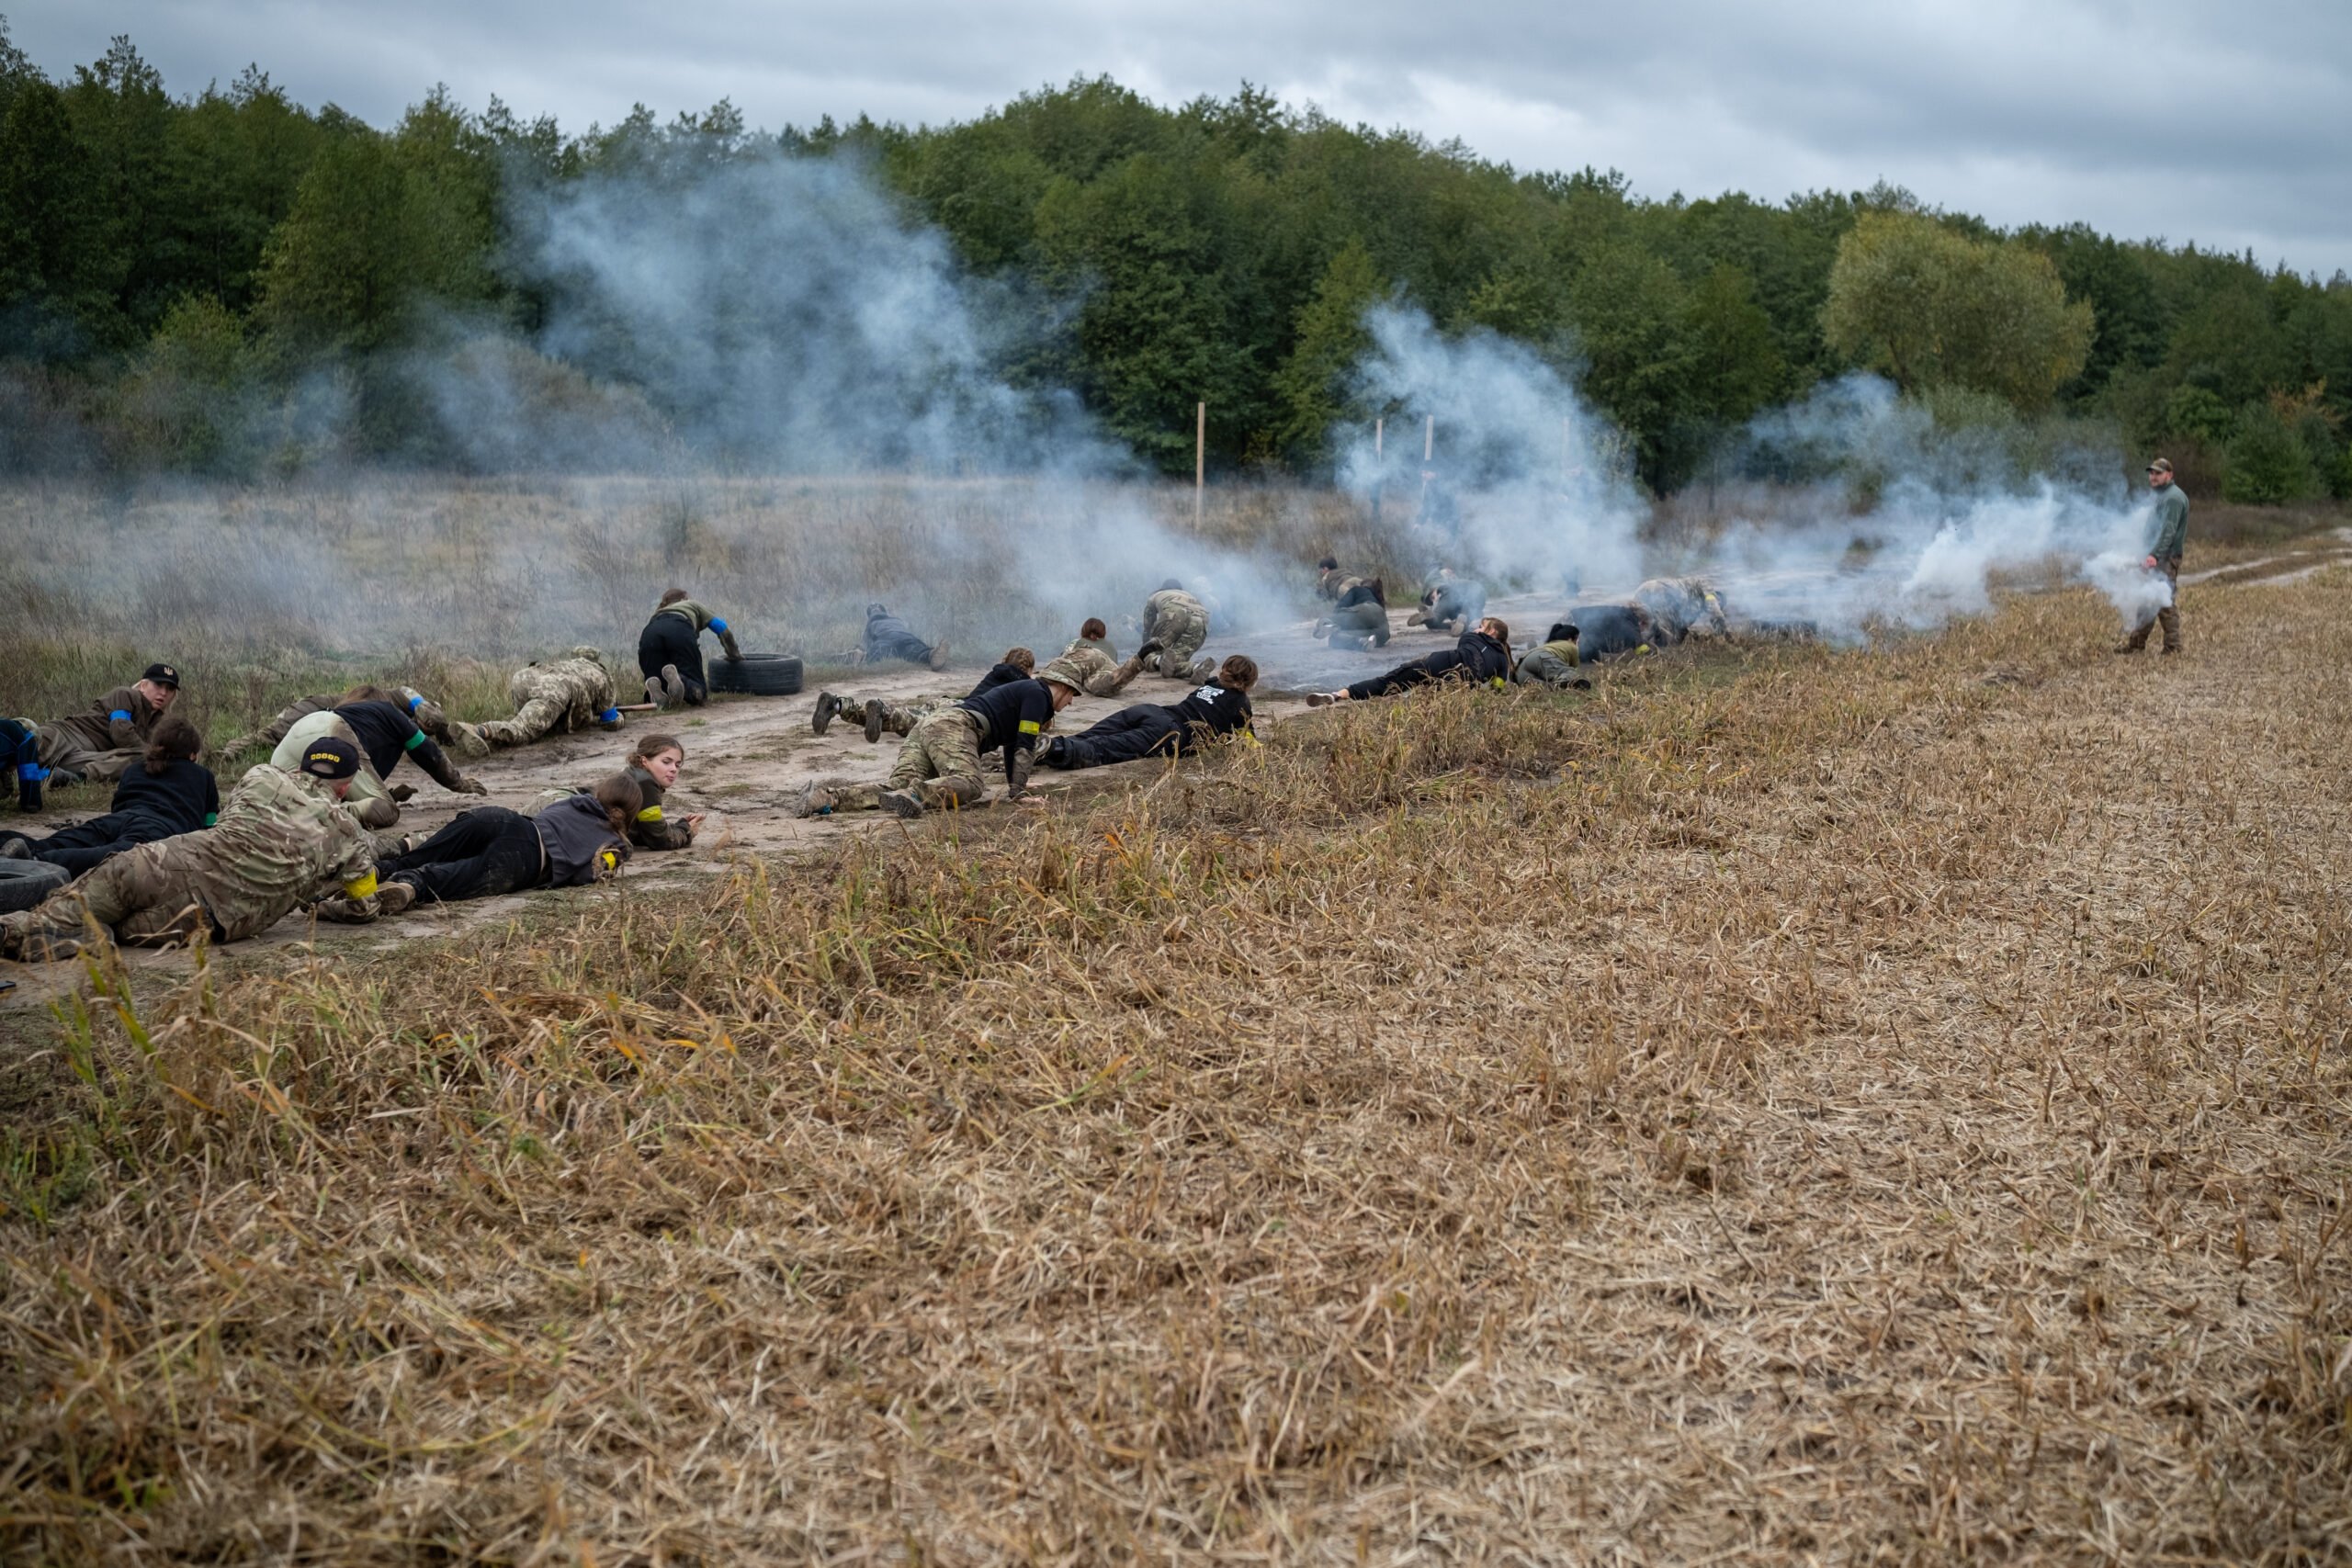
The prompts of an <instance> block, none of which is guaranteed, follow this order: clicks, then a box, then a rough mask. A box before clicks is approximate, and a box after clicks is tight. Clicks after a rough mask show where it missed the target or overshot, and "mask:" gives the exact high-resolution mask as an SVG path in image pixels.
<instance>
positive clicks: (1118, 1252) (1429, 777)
mask: <svg viewBox="0 0 2352 1568" xmlns="http://www.w3.org/2000/svg"><path fill="white" fill-rule="evenodd" d="M2345 586H2346V583H2345V580H2344V577H2343V576H2342V574H2340V573H2339V574H2337V575H2335V576H2334V577H2330V578H2322V579H2319V580H2316V581H2311V582H2307V583H2303V584H2300V585H2297V586H2294V587H2290V588H2276V587H2272V588H2253V587H2231V588H2223V589H2216V590H2213V591H2211V592H2203V593H2199V594H2197V595H2195V596H2193V597H2192V598H2191V599H2190V601H2189V604H2188V610H2189V615H2190V620H2189V633H2190V637H2191V638H2192V647H2193V649H2194V651H2193V653H2192V655H2191V657H2190V658H2189V659H2188V660H2177V661H2172V662H2170V663H2166V664H2158V663H2156V662H2155V661H2154V660H2153V659H2151V660H2144V661H2141V662H2138V663H2131V664H2127V663H2124V662H2122V661H2109V660H2106V659H2104V658H2103V657H2101V656H2099V655H2098V654H2097V653H2096V652H2095V651H2094V650H2096V649H2098V648H2099V647H2101V646H2102V645H2103V643H2104V642H2105V641H2106V640H2107V637H2108V636H2109V628H2108V626H2107V624H2106V615H2107V613H2106V612H2105V610H2104V609H2103V608H2102V607H2099V606H2097V605H2095V604H2091V603H2090V602H2088V600H2087V599H2086V597H2084V596H2080V595H2069V596H2051V597H2039V598H2033V599H2026V600H2019V601H2016V602H2012V603H2009V604H2007V605H2005V606H2004V608H2003V609H2002V611H2001V613H2000V614H1999V615H1998V616H1997V617H1996V618H1994V619H1993V620H1990V621H1988V622H1985V623H1979V624H1971V625H1965V626H1957V627H1954V628H1952V629H1951V630H1950V631H1948V632H1946V633H1945V634H1943V635H1941V636H1939V637H1934V638H1925V639H1918V640H1915V641H1905V642H1901V643H1894V644H1889V645H1887V646H1885V647H1883V648H1880V649H1872V650H1869V651H1865V652H1860V653H1855V654H1850V655H1835V654H1830V653H1826V652H1823V651H1820V650H1815V649H1803V648H1793V647H1775V648H1770V649H1758V650H1751V651H1747V652H1741V651H1738V650H1720V651H1702V650H1690V649H1683V650H1675V652H1674V653H1673V654H1672V655H1671V656H1666V657H1661V658H1659V659H1657V660H1653V661H1646V662H1645V663H1644V664H1642V665H1640V666H1637V667H1634V668H1630V669H1628V670H1626V671H1623V674H1622V678H1620V679H1616V680H1612V681H1611V682H1609V683H1608V685H1607V686H1606V687H1605V688H1604V689H1603V691H1601V692H1600V693H1599V694H1596V696H1595V698H1594V699H1593V700H1590V701H1589V702H1578V701H1576V700H1572V699H1562V698H1555V697H1550V696H1546V695H1544V694H1512V695H1510V696H1507V697H1496V696H1493V695H1491V694H1472V693H1431V694H1421V695H1417V696H1415V697H1412V698H1409V699H1407V700H1401V701H1397V702H1394V703H1389V704H1384V705H1367V706H1364V707H1362V708H1354V707H1351V708H1344V709H1340V710H1334V711H1332V712H1329V713H1326V714H1320V715H1317V716H1314V717H1313V718H1312V719H1308V720H1304V721H1300V722H1295V723H1291V724H1286V725H1284V726H1283V727H1281V728H1279V729H1278V730H1275V731H1273V732H1272V733H1271V734H1270V737H1269V739H1268V740H1267V743H1266V744H1265V745H1263V746H1262V747H1261V748H1257V749H1254V750H1253V749H1244V750H1240V751H1238V752H1235V753H1232V754H1230V755H1227V756H1225V757H1222V758H1219V759H1217V760H1216V761H1214V762H1213V763H1211V764H1210V765H1208V766H1205V767H1192V766H1186V767H1183V768H1179V769H1177V770H1174V771H1171V772H1169V773H1164V774H1146V775H1144V776H1143V777H1142V778H1140V779H1136V780H1134V781H1133V784H1132V786H1122V785H1121V784H1120V781H1119V780H1118V779H1117V778H1116V777H1115V776H1113V777H1111V778H1110V779H1108V780H1107V781H1106V783H1108V784H1110V786H1111V787H1110V789H1109V792H1108V793H1107V794H1105V795H1103V797H1101V798H1100V799H1099V800H1097V801H1096V802H1095V803H1094V804H1093V805H1092V806H1091V807H1081V808H1073V809H1068V810H1065V811H1064V812H1062V813H1060V814H1057V815H1055V816H1052V817H1049V818H1046V819H1045V820H1042V821H1038V820H1031V819H1025V818H1024V819H1019V820H1009V821H1008V820H1001V819H999V818H995V817H990V816H987V815H982V816H976V817H973V818H968V819H966V820H964V821H961V822H949V823H945V824H938V825H931V824H926V825H924V826H922V828H920V829H915V830H912V831H906V830H900V829H890V830H888V831H886V832H884V833H882V834H878V835H876V836H873V837H870V838H866V839H864V840H857V841H855V842H854V843H852V844H851V845H849V846H848V847H847V848H845V849H842V851H840V852H838V853H837V854H836V855H834V856H833V857H832V858H831V859H830V860H828V861H826V862H824V863H820V864H817V865H813V866H799V865H794V864H790V863H767V864H757V865H747V866H745V867H743V868H741V871H740V873H739V874H738V877H737V880H736V881H735V882H734V883H733V884H732V885H730V886H729V888H728V890H727V893H726V894H725V896H724V897H720V898H718V899H716V900H711V899H707V898H704V897H695V899H694V900H693V901H692V903H691V904H682V903H681V902H679V901H678V899H677V897H676V895H675V894H674V893H662V894H649V893H647V892H644V891H642V890H632V889H631V888H630V887H629V886H628V885H627V884H626V883H625V884H623V885H622V886H621V887H620V888H619V889H618V890H617V891H614V892H610V893H605V894H599V895H595V896H592V897H585V898H582V899H581V900H578V901H576V902H573V903H570V904H563V905H560V906H559V907H557V908H555V909H554V910H553V911H552V912H549V913H547V914H544V915H542V916H539V917H536V918H534V919H530V920H528V921H525V922H518V923H516V924H515V925H514V926H512V927H510V928H507V929H505V930H503V931H488V932H476V933H474V934H473V935H472V936H470V937H469V939H468V940H467V941H466V942H463V943H461V944H460V943H449V944H440V943H436V944H434V945H433V946H432V948H431V950H430V955H429V958H423V959H421V958H420V957H418V956H417V955H416V954H415V953H413V952H406V953H403V952H392V953H386V954H384V955H381V956H379V957H364V956H359V955H356V954H355V953H353V952H352V950H350V949H348V948H344V949H340V950H336V951H335V952H334V953H333V954H332V956H328V955H325V954H322V956H321V957H319V958H318V959H317V960H315V961H310V962H302V961H297V962H295V963H293V964H291V965H290V966H289V964H288V961H287V960H286V958H285V956H284V955H282V954H273V955H271V956H270V957H269V958H268V959H267V960H266V962H263V963H259V964H256V963H251V962H247V961H243V960H239V959H236V958H234V957H215V958H213V959H212V960H210V961H209V963H208V964H207V965H206V966H205V967H204V968H203V969H202V970H201V971H200V972H199V973H198V974H197V975H196V976H194V977H193V978H192V979H190V980H188V981H187V983H186V984H185V985H182V986H180V987H177V988H176V989H175V990H173V991H172V993H171V994H169V995H167V996H166V995H153V994H144V993H141V992H139V991H135V990H133V989H131V988H130V987H128V986H127V983H126V979H125V976H122V975H121V974H120V973H119V972H117V971H115V970H112V969H110V968H108V967H107V966H106V965H105V964H103V962H101V963H99V964H97V965H96V967H95V968H94V970H93V979H94V982H95V984H94V989H93V993H92V996H91V999H90V1001H89V1004H88V1005H87V1006H86V1007H85V1008H80V1009H74V1010H69V1012H68V1013H67V1015H66V1016H65V1017H64V1018H63V1020H62V1024H61V1026H60V1029H59V1031H58V1033H57V1035H56V1037H55V1038H53V1039H48V1040H30V1041H21V1042H19V1046H20V1047H37V1048H36V1049H21V1048H20V1049H19V1050H18V1052H17V1055H15V1057H14V1061H15V1063H16V1066H14V1068H13V1069H12V1071H11V1074H10V1076H9V1077H8V1078H7V1079H6V1088H5V1092H6V1094H7V1095H8V1097H9V1099H10V1102H11V1103H12V1104H13V1106H14V1108H15V1109H14V1111H12V1114H11V1116H10V1118H9V1122H8V1130H7V1132H6V1137H7V1139H8V1143H7V1145H6V1158H5V1160H0V1172H5V1183H6V1185H5V1200H6V1219H5V1221H0V1227H5V1229H0V1365H6V1367H7V1368H8V1369H9V1370H10V1374H11V1375H10V1378H9V1379H8V1380H7V1389H8V1392H7V1393H6V1406H5V1413H4V1414H0V1436H5V1444H0V1452H5V1453H6V1454H7V1455H8V1456H9V1457H8V1458H7V1460H6V1476H7V1478H8V1485H9V1487H10V1488H11V1490H12V1491H13V1494H14V1497H15V1501H14V1502H13V1503H11V1504H10V1505H9V1506H8V1507H7V1508H6V1512H5V1513H0V1540H5V1541H6V1542H7V1543H8V1545H9V1547H10V1549H11V1550H12V1551H14V1552H16V1553H17V1554H21V1555H23V1556H25V1557H27V1558H28V1559H35V1560H44V1561H82V1560H93V1559H96V1558H98V1557H101V1556H109V1555H119V1554H126V1553H128V1554H145V1555H151V1556H168V1557H189V1558H209V1559H216V1560H229V1559H234V1560H260V1559H291V1558H295V1557H299V1556H301V1555H304V1554H306V1553H309V1554H313V1555H318V1554H324V1555H329V1556H333V1557H334V1558H336V1559H337V1560H339V1561H383V1562H396V1561H418V1560H426V1559H440V1560H451V1559H462V1560H469V1561H471V1560H480V1559H496V1560H514V1561H556V1560H561V1561H580V1562H589V1561H593V1562H600V1563H611V1562H680V1561H718V1560H752V1561H826V1562H849V1561H863V1560H867V1559H871V1558H875V1557H891V1558H897V1559H903V1560H907V1561H923V1562H1001V1561H1031V1562H1099V1561H1114V1560H1115V1561H1132V1560H1137V1559H1144V1558H1149V1559H1152V1560H1159V1561H1174V1562H1206V1561H1212V1560H1216V1561H1227V1560H1235V1559H1247V1560H1280V1561H1310V1562H1427V1561H1472V1562H1527V1561H1559V1560H1578V1559H1586V1558H1600V1557H1631V1558H1642V1559H1652V1560H1676V1561H1701V1560H1709V1559H1714V1558H1734V1557H1737V1558H1795V1557H1818V1558H1825V1559H1831V1558H1834V1559H1842V1560H1855V1559H1886V1560H1894V1561H1912V1560H1925V1559H1939V1560H1940V1559H1951V1558H1958V1557H1999V1558H2009V1559H2036V1560H2040V1559H2060V1558H2063V1559H2070V1560H2075V1559H2095V1558H2098V1559H2111V1560H2130V1561H2154V1560H2159V1559H2177V1560H2199V1561H2211V1560H2269V1561H2291V1560H2299V1559H2306V1560H2307V1559H2312V1558H2318V1557H2323V1556H2327V1555H2332V1554H2335V1553H2336V1552H2338V1551H2340V1550H2341V1547H2342V1543H2343V1540H2344V1536H2343V1531H2344V1529H2345V1524H2344V1521H2345V1520H2346V1517H2348V1516H2352V1507H2347V1502H2348V1501H2352V1490H2347V1485H2346V1481H2347V1460H2348V1459H2352V1451H2347V1438H2348V1437H2352V1432H2347V1427H2346V1410H2347V1408H2352V1404H2347V1398H2352V1384H2347V1381H2346V1367H2347V1365H2352V1298H2347V1295H2346V1282H2347V1279H2352V1264H2347V1262H2346V1255H2345V1246H2344V1243H2343V1239H2342V1237H2341V1235H2340V1232H2341V1229H2342V1227H2343V1224H2344V1221H2345V1214H2346V1208H2345V1203H2346V1196H2347V1194H2346V1190H2345V1183H2346V1165H2345V1160H2344V1143H2343V1138H2342V1132H2341V1129H2342V1126H2343V1118H2344V1114H2345V1111H2346V1089H2347V1087H2352V1068H2347V1063H2346V1055H2345V1050H2344V1046H2345V1040H2346V1031H2347V1028H2352V1019H2347V1015H2346V1003H2345V999H2344V998H2345V987H2344V981H2345V976H2344V972H2343V970H2344V955H2345V952H2346V915H2345V912H2344V906H2343V901H2342V897H2341V892H2342V888H2343V887H2344V886H2346V874H2347V872H2352V863H2348V862H2347V856H2352V849H2347V847H2346V843H2345V841H2344V840H2343V837H2342V835H2341V834H2340V833H2337V832H2335V831H2334V829H2333V820H2334V818H2333V816H2332V810H2333V807H2332V805H2331V803H2332V802H2333V801H2335V800H2336V799H2338V798H2340V797H2341V795H2343V793H2344V791H2345V789H2346V785H2347V784H2352V775H2348V774H2347V764H2346V761H2345V759H2344V755H2343V751H2342V748H2341V744H2340V737H2341V735H2342V734H2343V733H2344V729H2345V726H2346V722H2347V720H2352V711H2347V710H2348V709H2352V697H2347V695H2346V689H2345V687H2344V684H2343V682H2341V681H2340V680H2336V679H2334V678H2333V677H2334V675H2335V673H2336V672H2339V671H2341V670H2342V668H2343V667H2344V663H2345V660H2346V657H2347V655H2352V629H2347V628H2346V625H2345V624H2344V622H2343V620H2342V618H2341V616H2340V615H2338V613H2337V605H2338V602H2339V600H2340V596H2341V594H2342V592H2343V591H2344V589H2345Z"/></svg>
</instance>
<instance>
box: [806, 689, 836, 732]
mask: <svg viewBox="0 0 2352 1568" xmlns="http://www.w3.org/2000/svg"><path fill="white" fill-rule="evenodd" d="M841 712H842V700H841V698H839V697H837V696H835V695H833V694H832V693H831V692H820V693H818V694H817V711H816V712H815V713H814V714H812V715H810V716H809V728H811V729H813V730H815V731H816V732H817V733H818V734H820V735H822V734H824V733H825V727H826V726H828V725H830V724H831V723H832V722H833V720H834V719H836V718H839V717H840V716H841Z"/></svg>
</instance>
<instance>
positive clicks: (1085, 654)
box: [1058, 637, 1197, 697]
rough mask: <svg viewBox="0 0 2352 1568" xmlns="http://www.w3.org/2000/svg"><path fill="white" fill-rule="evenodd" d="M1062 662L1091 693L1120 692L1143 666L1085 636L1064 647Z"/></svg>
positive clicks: (1109, 695)
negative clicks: (1118, 657)
mask: <svg viewBox="0 0 2352 1568" xmlns="http://www.w3.org/2000/svg"><path fill="white" fill-rule="evenodd" d="M1196 646H1197V645H1196ZM1058 662H1060V663H1061V664H1062V665H1063V666H1064V668H1065V669H1066V670H1067V671H1068V672H1069V674H1070V675H1072V676H1074V677H1076V678H1077V680H1078V682H1079V687H1078V689H1079V690H1080V691H1081V692H1084V693H1085V694H1087V695H1088V696H1090V697H1115V696H1117V695H1118V694H1120V693H1121V692H1123V691H1125V689H1126V685H1127V682H1130V681H1132V680H1134V679H1135V678H1136V672H1137V671H1140V670H1142V669H1143V660H1140V659H1130V660H1127V661H1126V662H1125V663H1124V664H1122V663H1119V662H1117V661H1116V660H1114V659H1112V657H1111V656H1110V655H1109V654H1107V653H1105V652H1103V649H1102V648H1101V646H1100V645H1099V644H1096V643H1091V642H1089V641H1087V640H1086V639H1084V638H1083V637H1081V638H1080V639H1079V640H1078V641H1076V642H1073V643H1071V644H1070V645H1069V647H1068V648H1066V649H1062V654H1061V659H1060V660H1059V661H1058Z"/></svg>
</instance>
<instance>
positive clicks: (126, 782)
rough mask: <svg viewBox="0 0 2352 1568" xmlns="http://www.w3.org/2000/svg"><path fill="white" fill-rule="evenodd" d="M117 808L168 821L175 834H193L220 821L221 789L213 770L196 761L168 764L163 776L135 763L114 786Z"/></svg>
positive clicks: (145, 765) (115, 807)
mask: <svg viewBox="0 0 2352 1568" xmlns="http://www.w3.org/2000/svg"><path fill="white" fill-rule="evenodd" d="M114 809H115V810H117V811H136V812H138V813H139V814H140V815H141V817H152V818H155V820H157V821H158V822H167V823H169V824H170V825H171V829H172V832H173V833H175V834H176V833H193V832H195V831H196V830H197V829H199V828H209V827H211V826H212V824H213V823H214V822H216V821H218V820H219V819H220V784H218V783H217V782H215V781H214V779H213V777H212V770H211V769H209V768H207V767H204V766H202V765H200V764H198V763H196V762H190V761H185V760H181V761H172V762H167V763H165V764H164V771H163V772H162V773H149V772H148V771H147V764H146V763H144V762H133V763H132V764H131V765H130V772H128V773H124V774H123V775H122V782H121V783H120V784H117V785H115V786H114ZM167 836H168V835H167Z"/></svg>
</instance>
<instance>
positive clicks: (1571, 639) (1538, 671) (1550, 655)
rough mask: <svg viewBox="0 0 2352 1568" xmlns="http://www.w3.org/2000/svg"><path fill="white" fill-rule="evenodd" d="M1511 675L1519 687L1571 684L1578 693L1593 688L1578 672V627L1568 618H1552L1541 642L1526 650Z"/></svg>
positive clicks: (1564, 685) (1563, 685)
mask: <svg viewBox="0 0 2352 1568" xmlns="http://www.w3.org/2000/svg"><path fill="white" fill-rule="evenodd" d="M1510 678H1511V679H1512V680H1513V681H1516V682H1519V684H1521V685H1522V686H1559V687H1564V688H1565V687H1574V688H1575V689H1576V690H1577V691H1579V692H1589V691H1591V690H1592V682H1590V681H1588V680H1586V679H1585V678H1584V677H1583V676H1582V675H1579V674H1577V627H1576V626H1575V624H1574V623H1573V622H1570V621H1555V622H1553V623H1552V629H1551V630H1550V631H1549V632H1547V633H1545V634H1544V640H1543V642H1542V643H1540V644H1539V645H1537V646H1536V647H1535V648H1532V649H1529V650H1528V652H1527V653H1526V654H1525V655H1523V656H1522V657H1521V660H1520V661H1519V664H1518V666H1517V668H1515V669H1513V670H1512V671H1511V672H1510Z"/></svg>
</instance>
